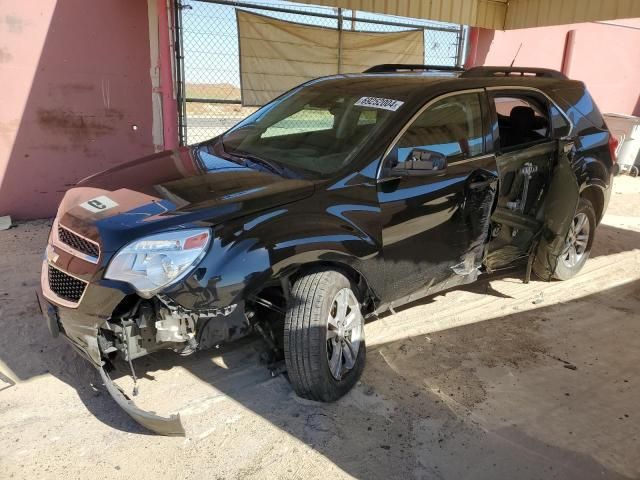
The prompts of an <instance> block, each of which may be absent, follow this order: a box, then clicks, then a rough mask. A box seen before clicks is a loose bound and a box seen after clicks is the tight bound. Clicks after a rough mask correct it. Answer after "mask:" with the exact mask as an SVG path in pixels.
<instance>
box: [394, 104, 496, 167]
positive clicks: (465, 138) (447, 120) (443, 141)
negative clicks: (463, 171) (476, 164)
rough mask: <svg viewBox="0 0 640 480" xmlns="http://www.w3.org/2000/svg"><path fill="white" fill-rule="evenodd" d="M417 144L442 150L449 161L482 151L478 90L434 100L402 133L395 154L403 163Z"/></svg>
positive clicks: (400, 162)
mask: <svg viewBox="0 0 640 480" xmlns="http://www.w3.org/2000/svg"><path fill="white" fill-rule="evenodd" d="M416 148H419V149H423V150H429V151H434V152H438V153H440V154H442V155H444V156H446V157H447V161H448V162H455V161H456V160H463V159H465V158H470V157H474V156H476V155H480V154H482V153H483V152H484V138H483V135H482V110H481V108H480V97H479V96H478V94H477V93H466V94H460V95H454V96H450V97H446V98H443V99H442V100H439V101H438V102H436V103H434V104H433V105H432V106H430V107H429V108H427V109H426V110H425V111H424V112H423V113H422V114H421V115H420V116H419V117H418V118H417V119H416V121H415V122H414V123H413V124H412V125H411V126H410V127H409V129H408V130H407V131H406V132H405V133H404V135H402V137H401V138H400V140H399V141H398V143H397V144H396V149H395V150H396V151H395V152H393V154H394V156H395V155H397V161H398V163H399V164H402V163H404V162H406V161H407V159H408V158H409V156H410V154H411V151H412V150H413V149H416ZM393 163H396V162H393Z"/></svg>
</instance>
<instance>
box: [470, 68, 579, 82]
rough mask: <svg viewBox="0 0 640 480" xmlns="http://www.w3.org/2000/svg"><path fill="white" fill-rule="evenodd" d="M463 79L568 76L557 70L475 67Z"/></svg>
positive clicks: (563, 77)
mask: <svg viewBox="0 0 640 480" xmlns="http://www.w3.org/2000/svg"><path fill="white" fill-rule="evenodd" d="M460 76H461V77H463V78H474V77H512V76H519V77H527V76H534V77H540V78H557V79H562V80H568V78H567V76H566V75H565V74H564V73H562V72H559V71H557V70H552V69H550V68H528V67H473V68H470V69H469V70H465V71H464V72H463V73H462V74H461V75H460Z"/></svg>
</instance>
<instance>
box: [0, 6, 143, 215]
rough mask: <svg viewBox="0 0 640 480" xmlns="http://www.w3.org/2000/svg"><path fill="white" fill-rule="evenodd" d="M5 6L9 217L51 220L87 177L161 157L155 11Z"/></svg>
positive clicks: (0, 135) (2, 67)
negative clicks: (155, 135) (157, 148)
mask: <svg viewBox="0 0 640 480" xmlns="http://www.w3.org/2000/svg"><path fill="white" fill-rule="evenodd" d="M1 5H2V9H1V10H0V78H1V79H2V82H1V85H2V88H1V89H0V99H2V108H0V215H6V214H11V215H12V216H14V217H15V218H36V217H46V216H51V215H53V214H54V213H55V211H56V207H57V205H58V202H59V200H60V198H61V197H62V195H63V193H64V191H65V190H66V189H67V188H68V187H69V186H70V185H71V184H73V183H74V182H76V181H77V180H79V179H81V178H83V177H85V176H87V175H89V174H91V173H94V172H96V171H98V170H101V169H104V168H107V167H110V166H112V165H114V164H117V163H119V162H123V161H125V160H128V159H132V158H135V157H139V156H142V155H146V154H149V153H152V152H153V151H154V145H153V139H152V120H153V114H152V91H151V78H150V63H151V62H150V50H149V21H148V14H147V11H148V10H147V9H148V5H147V1H146V0H108V1H87V0H58V1H56V0H20V1H19V2H18V1H2V2H1Z"/></svg>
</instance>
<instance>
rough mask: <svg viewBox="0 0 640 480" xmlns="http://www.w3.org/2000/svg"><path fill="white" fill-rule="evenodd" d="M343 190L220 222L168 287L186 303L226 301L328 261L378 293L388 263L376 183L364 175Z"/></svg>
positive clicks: (206, 304) (203, 304) (216, 304)
mask: <svg viewBox="0 0 640 480" xmlns="http://www.w3.org/2000/svg"><path fill="white" fill-rule="evenodd" d="M341 190H342V192H343V194H342V195H339V194H337V193H336V190H333V191H331V194H319V195H315V196H313V197H312V198H310V199H306V200H303V201H300V202H296V203H292V204H288V205H284V206H280V207H274V208H272V209H269V210H266V211H262V212H260V213H259V214H254V215H251V216H248V217H244V218H242V219H237V220H235V221H232V222H227V223H226V224H224V225H221V226H220V227H219V228H215V229H214V240H213V243H212V246H211V248H210V250H209V252H208V254H207V255H206V256H205V258H204V259H203V261H202V262H201V264H200V266H199V267H198V268H197V269H196V270H195V271H194V272H193V273H192V274H191V275H190V276H189V277H187V278H186V279H185V280H184V281H183V282H181V283H179V284H177V285H176V286H174V287H172V288H171V289H169V290H167V291H165V292H164V293H165V294H166V295H168V296H169V297H171V298H172V299H173V300H174V301H176V302H177V303H179V304H180V305H182V306H183V307H185V308H189V309H194V310H198V309H203V308H211V307H212V306H214V307H224V306H227V305H230V304H234V303H238V302H240V301H241V300H243V299H246V298H247V297H248V296H249V295H251V294H253V293H256V292H258V291H260V290H261V289H262V288H264V287H265V286H267V285H269V284H274V283H276V282H278V281H279V279H280V278H282V277H284V276H287V275H289V274H291V273H292V272H294V271H295V270H297V269H298V268H300V267H303V266H305V265H311V264H318V263H331V264H338V265H344V266H345V267H347V268H351V269H353V270H355V271H356V272H358V273H360V274H361V275H362V276H363V277H364V280H365V282H366V283H367V284H368V285H369V287H370V289H371V291H372V292H373V294H374V295H376V296H379V295H380V294H381V293H382V292H383V291H384V265H383V259H382V253H381V252H382V248H381V232H380V226H379V223H378V218H379V212H380V208H379V206H378V202H377V196H376V187H375V185H371V184H367V183H363V184H360V185H350V186H344V187H342V188H341ZM329 199H331V201H330V200H329ZM336 199H338V201H339V202H336Z"/></svg>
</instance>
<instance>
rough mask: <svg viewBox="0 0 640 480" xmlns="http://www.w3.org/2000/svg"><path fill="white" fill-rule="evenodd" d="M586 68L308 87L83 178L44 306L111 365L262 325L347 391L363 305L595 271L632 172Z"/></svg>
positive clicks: (57, 236)
mask: <svg viewBox="0 0 640 480" xmlns="http://www.w3.org/2000/svg"><path fill="white" fill-rule="evenodd" d="M615 148H616V142H615V140H614V137H612V135H611V134H610V133H609V131H608V130H607V127H606V125H605V123H604V121H603V118H602V116H601V115H600V113H599V111H598V109H597V107H596V105H595V104H594V102H593V100H592V98H591V97H590V95H589V94H588V93H587V91H586V89H585V86H584V84H583V83H581V82H578V81H572V80H569V79H567V78H566V77H564V76H563V75H562V74H560V73H558V72H555V71H551V70H544V69H517V68H500V67H481V68H474V69H470V70H467V71H456V70H453V69H452V70H449V71H447V70H445V69H440V70H437V71H436V70H435V69H434V68H432V67H429V66H416V65H380V66H377V67H374V68H372V69H370V70H368V71H367V72H365V73H362V74H351V75H337V76H331V77H326V78H321V79H317V80H313V81H310V82H307V83H305V84H303V85H301V86H299V87H297V88H294V89H293V90H291V91H289V92H287V93H285V94H283V95H282V96H280V97H279V98H277V99H276V100H274V101H273V102H271V103H269V104H268V105H266V106H264V107H263V108H261V109H259V110H258V111H257V112H255V113H254V114H252V115H251V116H249V117H248V118H246V119H245V120H243V121H242V122H240V123H239V124H238V125H236V126H235V127H233V128H231V129H230V130H229V131H228V132H226V133H225V134H223V135H220V136H219V137H217V138H214V139H212V140H210V141H206V142H203V143H201V144H199V145H195V146H193V147H189V148H181V149H178V150H175V151H169V152H164V153H159V154H155V155H151V156H149V157H145V158H142V159H139V160H136V161H132V162H129V163H125V164H123V165H121V166H118V167H115V168H112V169H110V170H107V171H104V172H101V173H98V174H96V175H94V176H91V177H89V178H87V179H85V180H83V181H81V182H79V183H78V185H77V187H75V188H73V189H71V190H69V191H68V192H67V193H66V195H65V197H64V199H63V200H62V203H61V205H60V208H59V210H58V215H57V217H56V219H55V222H54V225H53V229H52V231H51V236H50V240H49V245H48V247H47V253H46V259H45V260H44V262H43V268H42V282H41V283H42V296H41V306H42V309H43V312H44V314H45V316H46V318H47V320H48V324H49V327H50V329H51V332H52V334H53V335H54V336H57V335H58V334H59V333H60V334H62V335H64V336H65V337H66V338H67V339H68V340H70V341H71V343H72V344H73V345H74V346H75V347H77V349H78V351H79V352H81V353H82V354H83V355H84V356H85V357H86V358H87V359H88V360H89V361H90V362H91V363H92V364H93V365H94V366H96V367H97V368H98V369H99V370H100V372H101V375H102V377H103V380H104V382H105V384H106V386H107V388H108V389H109V391H110V392H111V394H112V395H113V396H114V398H115V399H116V401H117V402H118V403H119V404H120V405H121V406H122V407H123V408H125V409H126V410H127V411H128V412H129V413H130V414H131V415H132V416H133V417H134V418H135V419H136V420H137V421H139V422H140V423H142V424H143V425H145V426H147V427H148V428H150V429H152V430H155V431H157V432H159V433H164V434H180V433H182V427H181V424H180V419H179V418H178V417H177V416H172V417H170V418H162V417H159V416H156V415H154V414H150V413H147V412H144V411H142V410H140V409H137V408H136V407H135V405H134V404H133V403H132V402H131V401H130V400H129V398H128V397H126V396H125V395H124V393H123V392H122V391H121V390H119V389H118V388H117V387H116V386H115V384H113V383H112V382H111V380H110V378H109V376H108V372H109V371H111V370H112V369H113V368H115V367H116V366H117V365H122V366H124V367H126V368H127V369H130V371H131V373H132V374H133V375H134V378H135V369H134V363H135V362H133V360H135V359H136V358H139V357H142V356H144V355H147V354H149V353H150V352H154V351H157V350H159V349H173V350H174V351H176V352H177V353H179V354H182V355H188V354H191V353H193V352H195V351H197V350H201V349H206V348H209V347H213V346H216V345H219V344H221V343H224V342H229V341H233V340H236V339H239V338H241V337H243V336H246V335H248V334H250V333H252V332H255V333H257V334H259V335H261V336H262V337H263V338H264V339H265V342H266V345H268V346H269V348H268V352H269V355H268V358H267V360H268V361H269V362H271V363H272V364H274V365H278V362H280V365H282V364H284V367H283V369H284V368H286V371H287V373H288V377H289V379H290V381H291V384H292V386H293V388H294V389H295V391H296V393H297V394H298V395H300V396H302V397H305V398H308V399H314V400H320V401H332V400H335V399H337V398H339V397H340V396H342V395H344V394H345V393H346V392H347V391H348V390H349V389H350V388H351V387H352V386H353V385H354V383H355V382H356V381H357V379H358V377H359V376H360V374H361V372H362V369H363V367H364V363H365V336H364V322H365V319H367V318H369V317H372V316H376V315H377V314H379V313H381V312H384V311H386V310H391V311H392V312H393V308H394V307H395V306H398V305H401V304H403V303H407V302H409V301H412V300H415V299H417V298H419V297H423V296H425V295H431V294H433V293H435V292H439V291H442V290H443V289H448V288H451V287H454V286H457V285H462V284H466V283H469V282H473V281H474V280H476V278H477V277H478V275H479V274H481V273H485V272H488V273H490V272H492V271H494V270H498V269H502V268H505V267H508V266H510V265H514V264H517V263H519V262H521V263H522V264H523V265H524V264H526V265H527V270H526V273H525V274H524V275H525V277H526V278H525V281H527V280H528V278H529V276H530V273H531V272H532V271H533V272H535V274H536V275H537V276H539V277H541V278H542V279H544V280H551V279H552V278H556V279H560V280H566V279H568V278H571V277H572V276H574V275H575V274H576V273H578V271H579V270H580V269H581V268H582V266H583V265H584V263H585V261H586V260H587V257H588V256H589V250H590V248H591V244H592V242H593V237H594V232H595V229H596V225H598V222H599V221H600V219H601V218H602V215H603V213H604V211H605V208H606V206H607V202H608V200H609V195H610V187H611V182H612V173H613V170H614V167H615Z"/></svg>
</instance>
